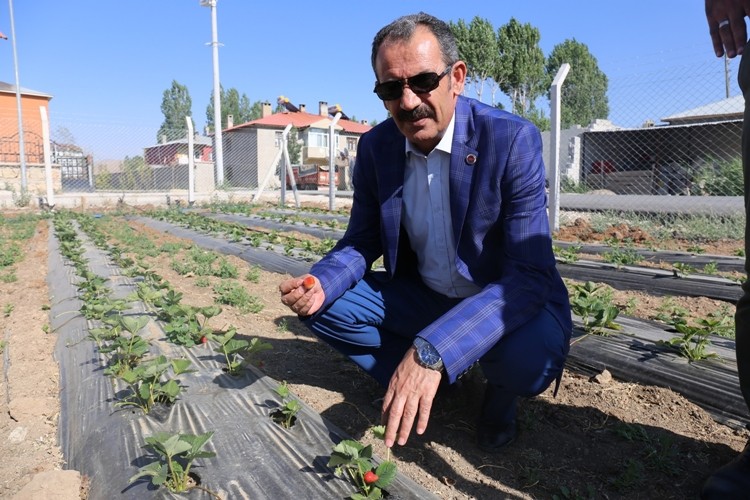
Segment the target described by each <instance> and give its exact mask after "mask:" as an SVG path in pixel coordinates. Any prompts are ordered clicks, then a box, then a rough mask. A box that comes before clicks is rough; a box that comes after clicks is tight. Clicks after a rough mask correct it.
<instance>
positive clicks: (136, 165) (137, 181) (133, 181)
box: [122, 119, 187, 189]
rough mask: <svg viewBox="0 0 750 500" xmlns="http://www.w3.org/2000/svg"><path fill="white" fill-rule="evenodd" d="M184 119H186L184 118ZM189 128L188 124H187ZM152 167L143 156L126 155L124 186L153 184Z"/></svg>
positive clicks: (132, 186)
mask: <svg viewBox="0 0 750 500" xmlns="http://www.w3.org/2000/svg"><path fill="white" fill-rule="evenodd" d="M183 121H184V119H183ZM185 128H186V129H187V125H185ZM149 173H150V169H149V167H148V165H146V160H144V159H143V156H133V157H132V158H131V157H130V156H126V157H125V159H124V160H123V161H122V188H123V189H147V188H149V187H151V186H150V184H151V179H150V176H149V175H148V174H149Z"/></svg>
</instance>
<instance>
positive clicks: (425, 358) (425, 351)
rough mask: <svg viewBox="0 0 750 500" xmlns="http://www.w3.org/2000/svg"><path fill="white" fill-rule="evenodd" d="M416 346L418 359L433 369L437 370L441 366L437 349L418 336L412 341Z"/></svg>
mask: <svg viewBox="0 0 750 500" xmlns="http://www.w3.org/2000/svg"><path fill="white" fill-rule="evenodd" d="M414 344H415V346H416V348H417V357H418V358H419V361H420V362H421V363H422V364H423V365H425V366H427V367H429V368H432V369H434V370H438V369H440V368H442V366H441V365H442V360H441V359H440V353H438V352H437V350H436V349H435V348H434V347H433V346H432V344H430V343H429V342H427V341H426V340H424V339H421V338H420V337H417V338H416V340H415V342H414Z"/></svg>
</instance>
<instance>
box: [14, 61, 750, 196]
mask: <svg viewBox="0 0 750 500" xmlns="http://www.w3.org/2000/svg"><path fill="white" fill-rule="evenodd" d="M706 51H707V52H709V51H708V50H706ZM711 57H712V56H711V54H707V56H706V58H705V59H704V60H703V62H697V63H696V61H695V60H694V58H688V57H685V58H682V59H681V58H679V57H674V56H665V57H664V58H663V59H653V60H651V61H650V62H647V63H646V62H643V61H631V62H630V63H629V64H630V66H629V67H627V66H623V67H622V68H620V69H618V70H617V71H615V72H610V73H609V74H608V78H609V90H608V98H609V103H610V110H611V112H610V116H609V118H608V119H606V120H603V119H602V120H597V121H595V122H594V123H591V124H586V125H585V126H575V127H572V128H568V129H565V130H562V131H561V137H560V151H559V158H560V162H559V169H560V170H559V172H560V175H559V178H560V179H561V184H560V192H561V193H563V195H564V194H574V193H590V194H591V193H592V194H605V193H606V194H615V195H649V196H714V197H721V196H723V197H738V196H742V194H743V180H742V166H741V158H740V137H741V131H742V112H743V109H744V100H743V98H742V96H741V95H740V93H739V90H738V89H737V85H736V83H735V80H736V74H737V68H738V65H739V61H738V60H728V61H723V60H721V59H716V58H713V59H712V58H711ZM565 92H566V87H565V85H564V84H563V87H562V94H563V98H564V94H565ZM321 104H323V103H321ZM322 109H323V107H322V106H321V110H322ZM24 112H25V113H27V111H26V110H25V111H24ZM321 114H322V115H323V116H321V118H326V119H327V120H328V123H330V119H331V116H328V115H327V113H323V112H322V111H321ZM49 120H50V123H49V129H50V132H49V137H50V147H49V150H50V163H51V170H52V175H51V182H52V183H53V185H52V190H53V192H54V193H57V194H64V193H79V194H81V195H82V196H83V195H85V194H86V193H125V192H154V193H165V194H170V193H176V194H178V195H179V194H180V193H183V192H185V191H187V190H188V183H189V177H190V176H189V175H188V169H189V168H191V167H192V168H193V169H194V171H193V172H194V174H195V175H194V181H193V182H194V190H195V192H196V193H198V194H200V195H203V196H212V195H214V194H216V193H221V192H232V191H245V192H248V193H250V194H251V193H252V192H253V190H257V189H258V188H259V187H261V186H263V187H264V188H267V189H278V188H280V187H281V176H280V172H281V171H282V170H283V169H284V168H285V163H286V161H285V157H286V155H284V154H281V151H282V147H283V145H284V144H285V142H284V141H285V139H287V140H288V139H289V138H288V137H284V134H283V131H284V126H283V125H280V126H277V127H245V128H243V127H230V128H228V129H226V130H225V131H224V132H223V134H222V136H223V157H224V158H223V165H221V166H218V165H216V164H215V162H214V154H213V153H214V144H213V137H210V136H204V135H202V134H196V135H195V136H194V137H193V140H192V141H190V140H188V138H187V137H184V138H182V139H177V140H171V141H167V140H166V138H161V139H159V138H157V137H156V131H157V129H156V128H154V127H144V126H126V125H122V124H115V123H111V124H107V123H91V122H90V121H84V120H76V119H75V118H65V119H63V118H57V117H55V114H54V106H52V108H51V112H50V118H49ZM317 126H320V125H319V124H318V125H317ZM24 128H25V130H24V143H25V144H24V149H25V158H24V159H25V165H22V163H23V162H22V161H21V155H20V154H19V151H20V149H19V140H18V139H19V137H18V122H17V118H16V116H15V114H14V113H9V112H7V111H6V112H5V113H0V195H2V194H3V193H5V195H8V194H9V193H11V194H12V195H13V196H14V201H16V202H17V198H16V197H18V196H21V191H22V189H21V188H22V177H23V170H25V175H26V179H27V191H28V196H29V197H32V198H33V197H34V196H43V195H44V193H46V192H48V191H47V190H46V182H47V177H46V176H45V166H46V165H45V158H44V144H43V136H44V134H43V131H42V130H40V125H39V123H37V120H34V119H29V118H28V117H27V116H25V125H24ZM297 132H298V134H296V135H295V137H294V143H293V144H291V146H293V147H290V148H289V150H290V151H291V152H292V154H291V155H290V160H289V161H290V163H291V164H293V165H299V168H298V172H297V173H299V172H305V173H306V174H305V175H307V174H310V173H315V175H316V176H315V178H314V181H311V180H310V179H311V177H306V178H305V179H301V178H296V179H295V181H296V183H297V184H301V185H302V186H303V187H305V188H312V189H320V190H326V191H327V184H328V173H329V170H330V168H329V163H330V160H329V158H330V149H329V144H333V146H334V155H333V157H334V164H335V165H334V171H335V177H334V182H335V183H336V187H337V188H338V189H348V188H350V180H351V172H352V170H353V168H354V167H355V164H356V145H357V141H358V138H359V134H358V133H346V131H345V130H338V131H337V132H336V133H335V134H334V136H333V137H330V134H329V130H328V129H326V128H319V129H316V128H315V125H312V124H311V125H308V126H307V127H301V128H300V129H299V130H298V131H297ZM543 137H544V139H545V147H546V148H547V149H548V148H549V133H548V132H544V133H543ZM287 144H288V145H289V143H287ZM549 157H550V156H549V152H548V151H545V162H549V160H548V158H549ZM218 168H222V169H223V171H222V174H223V175H217V169H218ZM549 168H553V166H552V165H548V169H549ZM321 174H324V175H321ZM216 179H223V180H224V182H223V183H222V184H221V185H219V184H218V183H217V182H216ZM624 208H627V207H624ZM633 208H637V207H633Z"/></svg>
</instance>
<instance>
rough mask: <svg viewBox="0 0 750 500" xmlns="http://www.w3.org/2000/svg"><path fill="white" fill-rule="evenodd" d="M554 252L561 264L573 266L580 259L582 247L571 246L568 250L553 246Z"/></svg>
mask: <svg viewBox="0 0 750 500" xmlns="http://www.w3.org/2000/svg"><path fill="white" fill-rule="evenodd" d="M552 251H553V252H554V254H555V257H557V258H558V259H560V261H561V262H563V263H564V264H571V263H573V262H576V261H577V260H578V259H579V257H578V254H579V253H580V252H581V245H571V246H569V247H567V248H563V247H559V246H557V245H552Z"/></svg>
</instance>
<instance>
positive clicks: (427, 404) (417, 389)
mask: <svg viewBox="0 0 750 500" xmlns="http://www.w3.org/2000/svg"><path fill="white" fill-rule="evenodd" d="M441 376H442V374H441V372H439V371H437V370H431V369H430V368H425V367H424V366H422V365H420V364H419V363H418V362H417V359H416V351H415V349H414V347H411V348H410V349H409V350H408V351H406V355H405V356H404V359H402V360H401V363H400V364H399V365H398V367H397V368H396V371H395V372H394V374H393V376H392V377H391V381H390V383H389V384H388V390H387V391H386V392H385V397H384V398H383V416H382V422H383V423H384V424H385V425H386V428H385V445H386V446H387V447H389V448H390V447H392V446H393V443H394V441H395V438H396V436H397V435H398V444H399V445H401V446H403V445H404V444H406V440H407V439H408V438H409V433H410V432H411V428H412V426H413V425H414V419H415V418H416V419H417V434H423V433H424V431H425V430H427V422H428V421H429V420H430V410H431V409H432V402H433V400H434V399H435V394H436V393H437V390H438V386H439V385H440V378H441Z"/></svg>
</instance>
